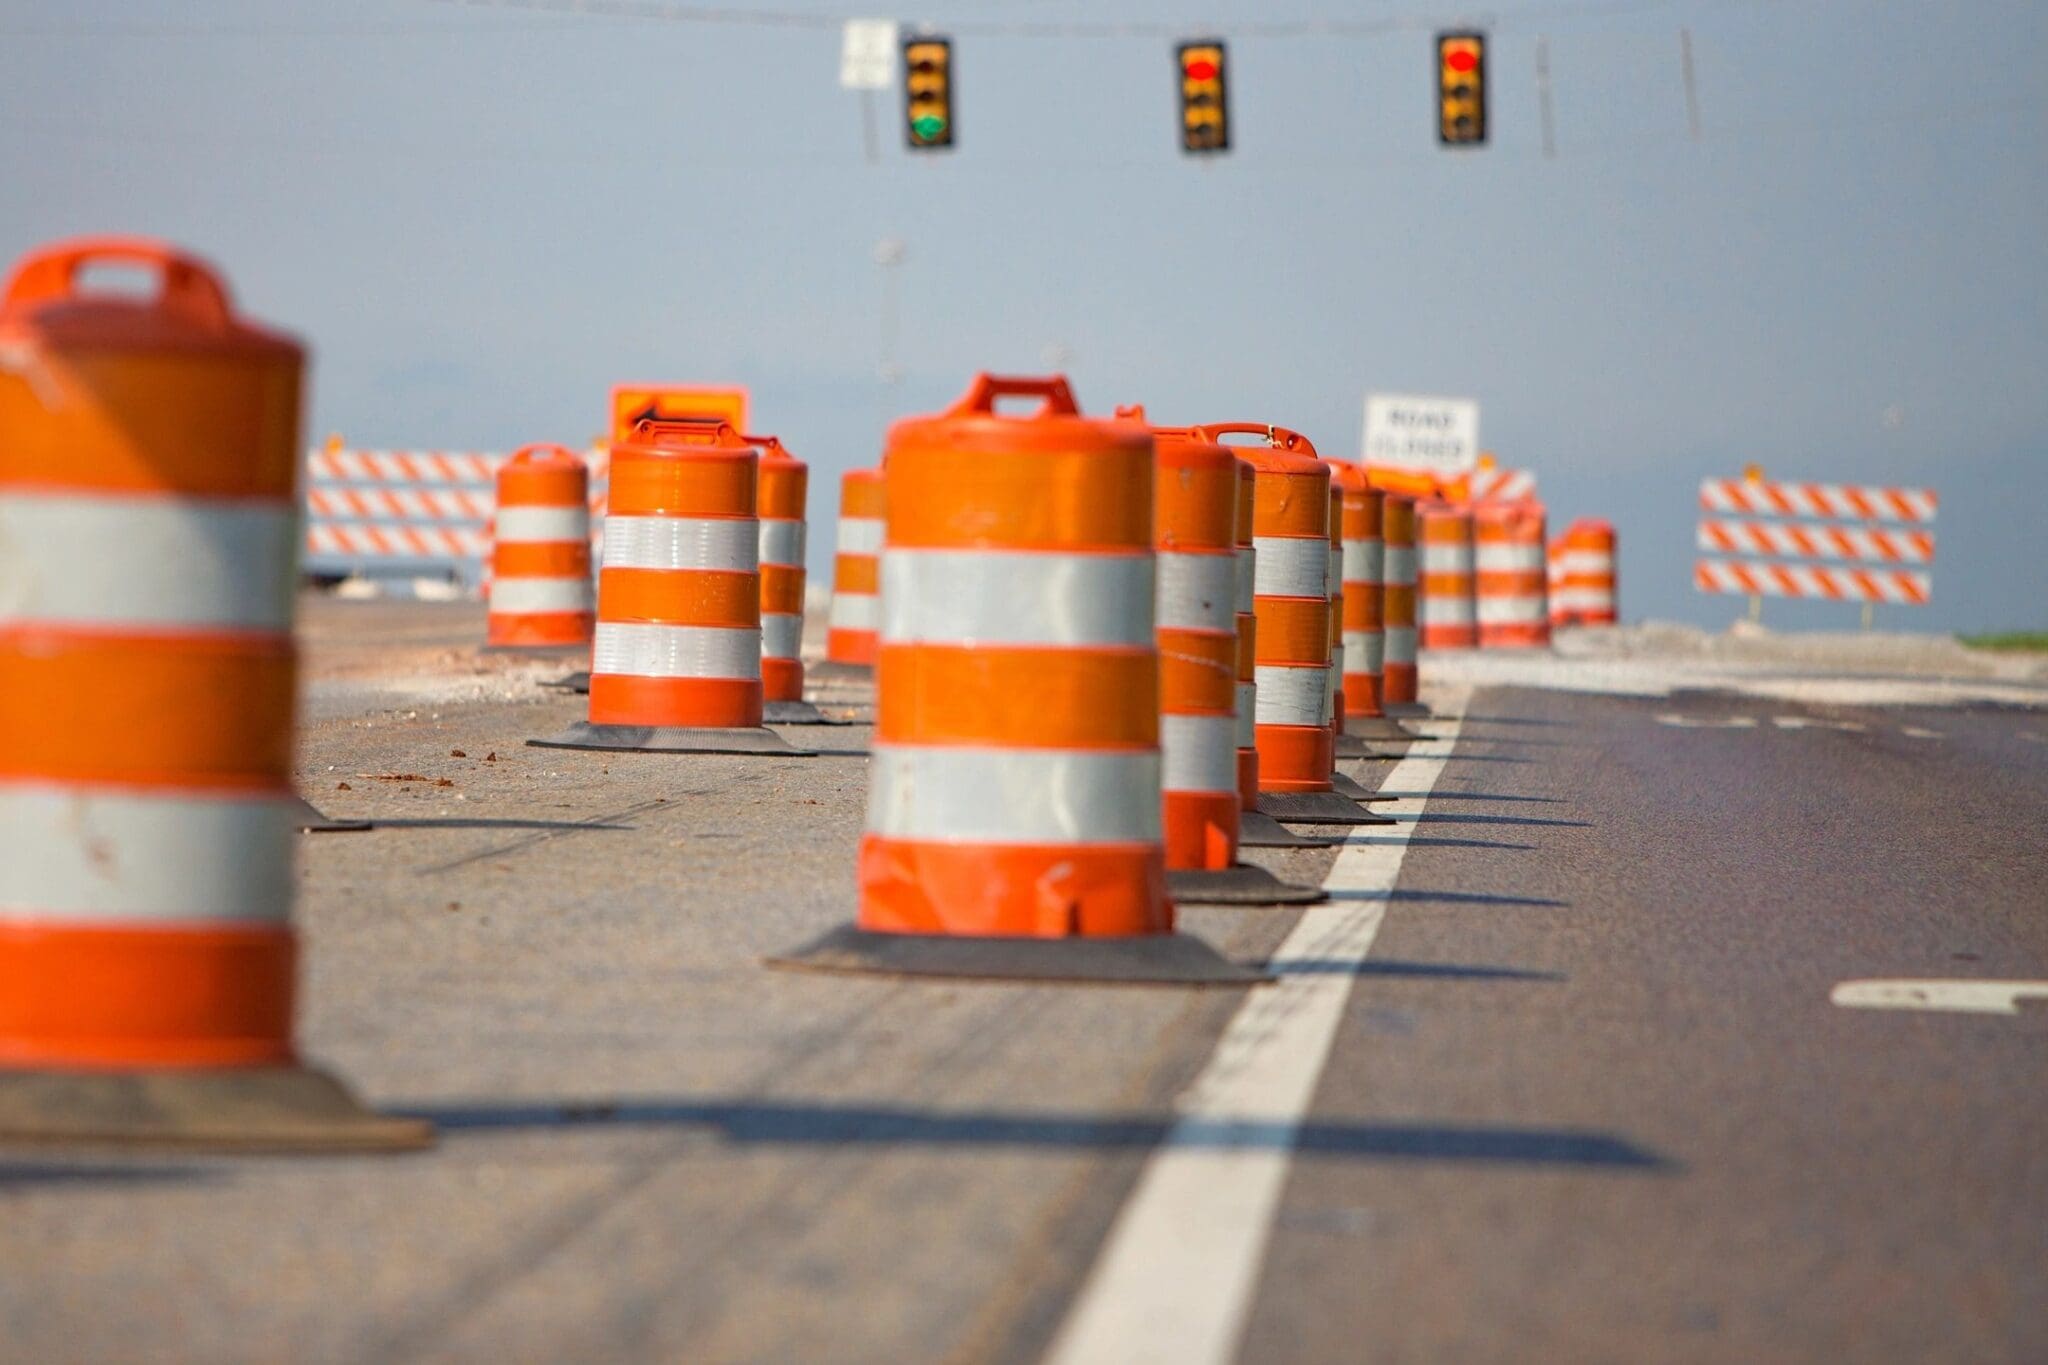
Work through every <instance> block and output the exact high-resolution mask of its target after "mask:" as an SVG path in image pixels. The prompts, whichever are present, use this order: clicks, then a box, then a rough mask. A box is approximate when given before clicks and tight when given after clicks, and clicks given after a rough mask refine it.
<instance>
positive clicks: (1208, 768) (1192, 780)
mask: <svg viewBox="0 0 2048 1365" xmlns="http://www.w3.org/2000/svg"><path fill="white" fill-rule="evenodd" d="M1159 764H1160V767H1159V785H1160V787H1161V789H1162V790H1165V791H1170V792H1234V791H1236V790H1237V720H1236V718H1235V717H1232V716H1176V715H1166V716H1161V717H1160V718H1159Z"/></svg>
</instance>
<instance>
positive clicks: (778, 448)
mask: <svg viewBox="0 0 2048 1365" xmlns="http://www.w3.org/2000/svg"><path fill="white" fill-rule="evenodd" d="M740 439H741V440H742V441H744V442H746V443H747V444H748V445H750V446H759V447H761V449H762V450H763V451H766V452H767V453H769V454H771V455H787V454H789V452H788V451H787V450H784V449H783V448H782V438H781V437H780V436H742V437H740Z"/></svg>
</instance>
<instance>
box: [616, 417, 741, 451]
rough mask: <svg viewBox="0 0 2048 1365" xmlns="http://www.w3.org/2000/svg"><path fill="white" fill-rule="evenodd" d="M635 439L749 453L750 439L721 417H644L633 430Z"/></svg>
mask: <svg viewBox="0 0 2048 1365" xmlns="http://www.w3.org/2000/svg"><path fill="white" fill-rule="evenodd" d="M633 436H634V438H635V439H636V440H644V439H646V438H648V437H652V436H669V437H681V438H683V439H681V440H679V441H675V442H672V444H677V445H698V446H717V447H719V448H721V449H725V450H750V449H752V448H753V447H752V446H751V444H750V443H749V442H748V441H747V438H746V437H744V436H742V435H740V434H739V432H737V431H735V430H734V429H733V425H732V423H730V422H728V421H726V420H725V419H724V418H722V417H643V418H641V419H640V420H639V422H638V423H636V424H635V425H634V427H633Z"/></svg>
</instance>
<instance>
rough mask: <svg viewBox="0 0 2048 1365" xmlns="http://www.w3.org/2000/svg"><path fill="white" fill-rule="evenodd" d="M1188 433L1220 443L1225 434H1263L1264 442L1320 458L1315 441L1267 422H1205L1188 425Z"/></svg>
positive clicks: (1197, 437) (1196, 438) (1203, 439)
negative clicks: (1194, 425) (1195, 425)
mask: <svg viewBox="0 0 2048 1365" xmlns="http://www.w3.org/2000/svg"><path fill="white" fill-rule="evenodd" d="M1188 435H1190V436H1192V437H1193V438H1194V439H1195V440H1197V441H1208V442H1210V443H1211V444H1213V445H1219V446H1220V445H1222V444H1223V440H1222V439H1221V438H1223V437H1225V436H1263V437H1265V438H1266V444H1267V445H1269V446H1273V447H1275V448H1277V449H1280V450H1292V451H1297V452H1299V453H1301V454H1303V455H1309V456H1313V457H1314V458H1316V459H1321V458H1322V456H1320V455H1317V454H1316V448H1315V443H1314V442H1312V441H1310V440H1309V439H1308V437H1306V436H1304V435H1302V434H1301V433H1300V432H1298V431H1291V430H1289V429H1288V428H1286V427H1276V426H1273V425H1272V424H1270V423H1267V422H1205V423H1203V424H1202V425H1201V426H1198V427H1189V428H1188Z"/></svg>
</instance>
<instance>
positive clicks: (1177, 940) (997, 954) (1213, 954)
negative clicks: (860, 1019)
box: [766, 924, 1273, 986]
mask: <svg viewBox="0 0 2048 1365" xmlns="http://www.w3.org/2000/svg"><path fill="white" fill-rule="evenodd" d="M766 961H767V964H768V965H769V966H771V967H781V968H786V969H789V970H792V971H806V972H861V973H870V974H875V975H881V976H939V977H959V978H968V979H978V980H986V981H1051V982H1067V983H1073V984H1076V985H1091V984H1092V985H1134V986H1251V985H1256V984H1257V983H1259V982H1261V981H1270V980H1272V979H1273V978H1272V977H1271V976H1270V975H1268V974H1267V973H1265V972H1263V971H1260V970H1259V969H1257V968H1254V967H1244V966H1240V965H1238V964H1237V963H1235V962H1232V961H1231V960H1230V959H1229V958H1226V957H1224V956H1223V955H1222V954H1220V953H1218V952H1217V951H1216V950H1215V949H1214V948H1211V947H1210V946H1209V945H1208V944H1206V943H1204V942H1202V940H1200V939H1198V938H1191V937H1189V936H1188V935H1186V934H1144V935H1140V936H1138V937H1134V938H980V937H970V936H952V935H943V934H874V933H869V932H867V931H866V930H863V929H856V928H855V927H854V926H852V925H851V924H846V925H841V926H840V927H839V928H837V929H834V930H832V931H831V932H830V933H827V934H825V935H824V936H823V937H821V938H818V939H816V940H814V941H812V942H810V943H807V944H805V945H804V946H803V947H801V948H799V949H797V950H796V951H795V952H792V953H787V954H783V955H780V956H776V957H771V958H768V959H766Z"/></svg>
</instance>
